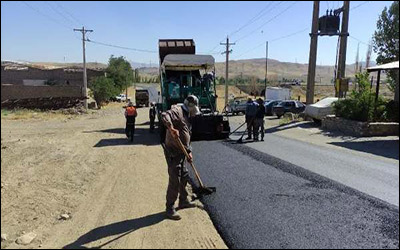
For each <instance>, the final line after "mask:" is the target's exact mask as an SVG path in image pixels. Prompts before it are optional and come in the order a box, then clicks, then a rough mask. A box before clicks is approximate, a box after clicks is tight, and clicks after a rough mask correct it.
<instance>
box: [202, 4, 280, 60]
mask: <svg viewBox="0 0 400 250" xmlns="http://www.w3.org/2000/svg"><path fill="white" fill-rule="evenodd" d="M283 2H284V1H280V2H279V3H278V4H276V5H275V6H273V7H272V8H271V9H269V10H268V11H267V12H266V13H264V14H261V13H262V12H263V11H264V10H265V9H267V8H268V7H270V6H271V4H269V5H267V6H266V7H264V8H263V9H262V10H261V11H260V12H258V14H257V15H255V16H254V17H253V18H252V19H250V20H249V21H248V22H247V23H246V24H245V25H243V26H242V27H240V28H239V29H238V30H236V31H234V32H232V33H231V35H233V34H236V33H237V32H239V31H240V30H242V29H243V28H245V27H247V26H248V25H250V24H252V23H254V22H255V21H257V20H258V19H260V18H261V17H262V16H264V15H265V14H267V13H269V12H270V11H271V10H273V9H274V8H276V7H277V6H279V5H280V4H282V3H283ZM260 14H261V15H260ZM223 41H225V38H224V39H222V40H221V41H219V43H218V44H217V45H215V47H213V48H212V49H211V50H210V53H211V52H213V51H214V50H215V49H216V48H218V47H219V46H220V43H222V42H223Z"/></svg>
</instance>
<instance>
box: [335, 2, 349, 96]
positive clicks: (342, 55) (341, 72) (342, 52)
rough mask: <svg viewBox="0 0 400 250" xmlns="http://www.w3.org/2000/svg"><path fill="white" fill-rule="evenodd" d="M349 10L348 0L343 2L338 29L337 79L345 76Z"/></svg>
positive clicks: (341, 94) (341, 93)
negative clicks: (340, 22)
mask: <svg viewBox="0 0 400 250" xmlns="http://www.w3.org/2000/svg"><path fill="white" fill-rule="evenodd" d="M349 12H350V1H344V3H343V19H342V28H341V30H340V48H339V60H338V73H337V79H339V80H340V79H344V78H345V77H346V52H347V37H348V36H349V32H348V31H349ZM341 97H343V91H342V90H341V88H340V87H339V98H341Z"/></svg>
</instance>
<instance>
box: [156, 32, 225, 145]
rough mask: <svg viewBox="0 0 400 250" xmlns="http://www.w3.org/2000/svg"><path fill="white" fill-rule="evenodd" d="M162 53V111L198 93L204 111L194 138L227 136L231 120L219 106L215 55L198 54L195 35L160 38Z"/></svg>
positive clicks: (194, 124) (195, 126)
mask: <svg viewBox="0 0 400 250" xmlns="http://www.w3.org/2000/svg"><path fill="white" fill-rule="evenodd" d="M159 56H160V84H161V96H160V97H161V98H160V103H158V104H157V109H158V111H159V112H158V114H159V115H161V112H163V111H166V110H168V109H170V108H171V106H172V105H174V104H179V103H183V102H184V100H185V98H186V97H187V96H188V95H195V96H197V98H198V99H199V106H200V107H199V108H200V110H201V113H202V114H201V115H198V116H196V117H194V118H193V119H192V140H214V139H224V138H227V137H228V136H229V132H230V127H229V121H228V119H227V117H224V116H223V115H222V114H221V113H219V112H218V111H217V110H216V103H217V96H216V90H215V59H214V57H212V56H211V55H196V54H195V44H194V41H193V40H192V39H160V40H159ZM159 118H160V117H159ZM159 121H161V119H159ZM160 127H161V132H162V133H161V137H162V138H161V140H163V139H164V138H165V137H164V136H165V128H163V125H162V124H160Z"/></svg>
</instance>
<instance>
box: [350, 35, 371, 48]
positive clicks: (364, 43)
mask: <svg viewBox="0 0 400 250" xmlns="http://www.w3.org/2000/svg"><path fill="white" fill-rule="evenodd" d="M349 37H350V38H353V39H354V40H356V41H358V42H359V43H361V44H363V45H366V46H369V44H368V43H366V42H363V41H361V40H360V39H358V38H356V37H354V36H351V35H349Z"/></svg>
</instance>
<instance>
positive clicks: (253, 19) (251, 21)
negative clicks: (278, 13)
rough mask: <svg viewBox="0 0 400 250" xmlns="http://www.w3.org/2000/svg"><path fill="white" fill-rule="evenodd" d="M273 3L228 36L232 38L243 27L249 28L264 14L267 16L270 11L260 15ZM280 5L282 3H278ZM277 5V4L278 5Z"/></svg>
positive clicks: (270, 3)
mask: <svg viewBox="0 0 400 250" xmlns="http://www.w3.org/2000/svg"><path fill="white" fill-rule="evenodd" d="M273 3H274V2H269V3H268V5H267V6H266V7H264V8H263V9H262V10H261V11H259V12H258V13H257V14H256V15H255V16H254V17H253V18H252V19H250V20H249V21H248V22H247V23H246V24H244V25H243V26H241V27H240V28H239V29H237V30H235V31H234V32H232V33H231V34H230V35H229V36H232V35H234V34H236V33H238V32H239V31H241V30H242V29H244V28H245V27H247V26H249V25H250V24H252V23H254V22H255V21H257V20H259V19H260V18H261V17H262V16H264V15H265V14H267V13H268V12H269V11H271V10H272V9H269V11H267V12H265V13H264V14H262V13H263V12H264V11H265V10H266V9H268V8H269V7H270V6H271V5H272V4H273ZM280 3H282V1H281V2H280ZM280 3H279V4H280ZM279 4H278V5H279Z"/></svg>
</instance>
